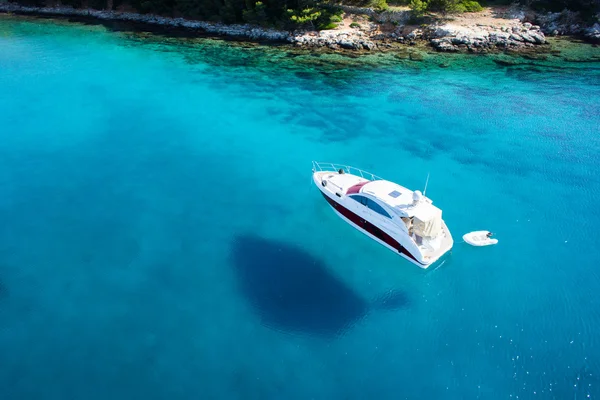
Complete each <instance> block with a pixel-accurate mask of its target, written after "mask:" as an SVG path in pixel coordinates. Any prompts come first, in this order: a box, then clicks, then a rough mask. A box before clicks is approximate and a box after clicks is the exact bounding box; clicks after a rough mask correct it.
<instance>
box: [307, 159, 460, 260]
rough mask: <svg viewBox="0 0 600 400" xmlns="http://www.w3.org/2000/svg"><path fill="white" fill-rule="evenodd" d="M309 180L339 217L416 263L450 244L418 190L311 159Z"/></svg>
mask: <svg viewBox="0 0 600 400" xmlns="http://www.w3.org/2000/svg"><path fill="white" fill-rule="evenodd" d="M313 181H314V183H315V185H317V187H318V188H319V190H320V191H321V193H322V194H323V197H324V198H325V200H327V202H328V203H329V205H330V206H331V207H332V208H333V210H334V211H335V212H336V214H337V215H339V216H340V217H341V218H342V219H343V220H344V221H346V222H348V223H349V224H350V225H352V226H353V227H355V228H356V229H358V230H359V231H361V232H362V233H364V234H365V235H367V236H369V237H370V238H371V239H373V240H375V241H377V242H378V243H380V244H382V245H384V246H385V247H387V248H388V249H390V250H392V251H394V252H395V253H398V254H400V255H401V256H402V257H404V258H406V259H407V260H408V261H410V262H412V263H413V264H416V265H418V266H419V267H421V268H427V267H429V266H430V265H431V264H433V263H435V262H436V261H438V260H439V259H440V257H442V256H443V255H444V254H446V253H447V252H448V251H449V250H450V249H452V245H453V244H454V241H453V240H452V235H451V234H450V230H448V227H447V226H446V223H445V222H444V220H442V210H440V209H439V208H437V207H436V206H434V205H433V202H432V201H431V200H430V199H429V198H427V197H425V196H424V195H423V194H421V192H420V191H418V190H415V191H412V190H409V189H407V188H405V187H403V186H400V185H398V184H396V183H393V182H390V181H386V180H384V179H382V178H380V177H378V176H376V175H374V174H372V173H369V172H366V171H363V170H360V169H358V168H354V167H350V166H346V165H339V164H331V163H319V162H314V161H313Z"/></svg>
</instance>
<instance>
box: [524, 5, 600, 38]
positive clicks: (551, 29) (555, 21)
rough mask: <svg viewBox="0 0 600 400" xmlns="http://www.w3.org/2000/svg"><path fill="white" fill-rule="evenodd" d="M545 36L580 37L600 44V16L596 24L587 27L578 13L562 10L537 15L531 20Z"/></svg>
mask: <svg viewBox="0 0 600 400" xmlns="http://www.w3.org/2000/svg"><path fill="white" fill-rule="evenodd" d="M533 19H534V20H535V21H536V22H537V23H538V24H539V25H540V26H541V27H542V31H543V32H544V33H545V34H547V35H552V36H557V35H575V36H581V37H583V38H584V39H586V40H588V41H590V42H592V43H600V16H597V20H598V22H595V23H593V24H592V25H591V26H590V25H589V24H590V23H589V21H588V22H586V21H584V19H583V18H582V15H581V14H580V13H578V12H574V11H569V10H563V11H561V12H554V13H552V12H551V13H546V14H538V15H536V16H535V17H534V18H533Z"/></svg>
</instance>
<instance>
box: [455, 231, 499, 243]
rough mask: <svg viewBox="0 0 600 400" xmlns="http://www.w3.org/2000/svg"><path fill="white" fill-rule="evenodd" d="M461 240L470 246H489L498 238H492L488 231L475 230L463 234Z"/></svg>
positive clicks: (496, 241)
mask: <svg viewBox="0 0 600 400" xmlns="http://www.w3.org/2000/svg"><path fill="white" fill-rule="evenodd" d="M463 240H464V241H465V242H467V243H469V244H470V245H471V246H491V245H493V244H496V243H498V239H492V232H490V231H475V232H469V233H467V234H465V235H463Z"/></svg>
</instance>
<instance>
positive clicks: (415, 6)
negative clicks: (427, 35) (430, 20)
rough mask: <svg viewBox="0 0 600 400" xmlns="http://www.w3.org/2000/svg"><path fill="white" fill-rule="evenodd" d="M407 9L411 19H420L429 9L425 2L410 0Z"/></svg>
mask: <svg viewBox="0 0 600 400" xmlns="http://www.w3.org/2000/svg"><path fill="white" fill-rule="evenodd" d="M408 7H409V8H410V10H411V14H412V17H414V18H421V17H422V16H423V15H425V12H426V11H427V9H428V8H429V4H428V3H427V1H426V0H425V1H423V0H410V3H409V4H408Z"/></svg>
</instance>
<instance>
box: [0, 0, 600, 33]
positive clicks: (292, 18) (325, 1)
mask: <svg viewBox="0 0 600 400" xmlns="http://www.w3.org/2000/svg"><path fill="white" fill-rule="evenodd" d="M0 1H1V0H0ZM12 1H15V2H17V3H20V4H24V5H35V6H45V5H49V6H50V5H56V4H63V5H66V6H72V7H75V8H83V7H89V8H93V9H117V8H119V7H120V6H126V8H127V9H134V10H136V11H137V12H140V13H143V14H145V13H152V14H158V15H164V16H171V17H185V18H191V19H201V20H206V21H215V22H223V23H228V24H231V23H251V24H256V25H260V26H263V27H276V28H279V29H297V28H308V29H317V30H323V29H333V28H335V27H336V26H337V25H338V24H339V23H340V22H341V21H342V17H341V16H342V11H341V10H340V9H339V7H336V6H335V5H333V4H337V3H338V0H12ZM387 1H389V2H390V3H391V4H393V5H395V6H396V5H408V6H409V7H410V9H411V10H412V18H411V23H420V22H423V21H422V18H423V17H424V16H425V15H427V13H429V12H441V13H444V14H445V13H462V12H477V11H481V10H482V7H481V5H480V3H478V2H477V0H387ZM387 1H386V0H342V3H343V4H347V5H353V6H357V7H370V8H374V9H376V10H379V11H385V10H388V9H389V6H388V3H387ZM483 1H485V2H486V3H485V4H488V5H491V4H494V5H500V4H509V3H511V2H512V1H514V0H483ZM517 1H518V2H520V3H522V4H523V5H526V6H529V7H531V8H533V9H535V10H538V11H562V10H564V9H569V10H572V11H580V12H581V15H582V16H583V17H589V18H590V21H591V20H592V19H594V18H595V17H594V16H595V15H596V13H599V12H600V0H517ZM371 19H372V17H371ZM350 26H351V27H353V28H358V27H360V25H359V24H358V23H353V24H351V25H350Z"/></svg>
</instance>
